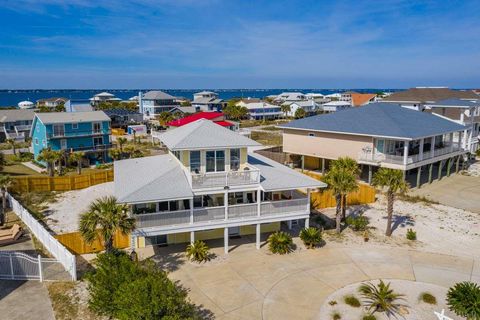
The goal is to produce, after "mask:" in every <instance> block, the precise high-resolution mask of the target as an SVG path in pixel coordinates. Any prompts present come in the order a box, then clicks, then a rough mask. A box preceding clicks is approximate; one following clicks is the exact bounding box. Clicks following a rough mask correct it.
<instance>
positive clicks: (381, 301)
mask: <svg viewBox="0 0 480 320" xmlns="http://www.w3.org/2000/svg"><path fill="white" fill-rule="evenodd" d="M358 291H359V292H360V294H361V295H362V298H363V302H364V305H365V306H366V308H367V309H368V312H371V313H372V314H373V313H375V312H377V311H378V312H385V313H386V314H387V316H390V315H394V314H398V312H399V311H400V307H402V306H404V305H403V304H401V303H400V301H401V300H405V298H404V295H403V294H398V293H395V292H394V291H393V289H390V283H387V284H385V283H384V282H383V280H380V281H379V283H378V285H374V284H372V283H364V284H362V285H361V286H360V287H359V288H358Z"/></svg>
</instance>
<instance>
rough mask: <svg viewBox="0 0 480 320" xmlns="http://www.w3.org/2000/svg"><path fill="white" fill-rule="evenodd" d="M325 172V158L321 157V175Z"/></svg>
mask: <svg viewBox="0 0 480 320" xmlns="http://www.w3.org/2000/svg"><path fill="white" fill-rule="evenodd" d="M324 173H325V158H322V175H323V174H324Z"/></svg>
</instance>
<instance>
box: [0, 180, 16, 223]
mask: <svg viewBox="0 0 480 320" xmlns="http://www.w3.org/2000/svg"><path fill="white" fill-rule="evenodd" d="M12 184H13V180H12V178H10V176H9V175H3V174H2V175H0V188H1V192H2V213H1V214H0V225H2V226H3V224H4V223H5V211H6V209H7V192H8V188H10V186H11V185H12Z"/></svg>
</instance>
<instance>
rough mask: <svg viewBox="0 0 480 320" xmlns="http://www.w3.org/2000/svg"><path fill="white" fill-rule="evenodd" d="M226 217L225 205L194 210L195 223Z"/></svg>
mask: <svg viewBox="0 0 480 320" xmlns="http://www.w3.org/2000/svg"><path fill="white" fill-rule="evenodd" d="M224 219H225V207H223V206H222V207H209V208H208V207H207V208H197V209H195V210H193V223H196V222H206V221H215V220H224Z"/></svg>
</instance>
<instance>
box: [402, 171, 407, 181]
mask: <svg viewBox="0 0 480 320" xmlns="http://www.w3.org/2000/svg"><path fill="white" fill-rule="evenodd" d="M402 172H403V181H406V180H407V170H404V171H402Z"/></svg>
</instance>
